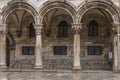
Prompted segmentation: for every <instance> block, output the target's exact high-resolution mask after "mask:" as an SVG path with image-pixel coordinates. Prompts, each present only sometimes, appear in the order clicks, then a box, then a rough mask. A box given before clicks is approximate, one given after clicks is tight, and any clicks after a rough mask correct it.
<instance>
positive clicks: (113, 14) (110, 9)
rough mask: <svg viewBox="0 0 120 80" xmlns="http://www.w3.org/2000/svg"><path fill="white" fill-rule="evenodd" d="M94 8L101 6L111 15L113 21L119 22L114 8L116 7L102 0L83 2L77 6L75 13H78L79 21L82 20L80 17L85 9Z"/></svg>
mask: <svg viewBox="0 0 120 80" xmlns="http://www.w3.org/2000/svg"><path fill="white" fill-rule="evenodd" d="M95 8H101V9H103V10H105V11H107V12H108V13H109V14H110V15H111V17H112V19H113V21H114V22H119V14H118V11H117V9H116V8H117V7H116V6H115V5H114V4H110V3H106V2H103V1H90V2H84V3H83V4H82V6H80V7H79V9H78V12H77V14H78V15H80V17H79V22H81V21H82V17H83V16H84V14H85V13H86V12H87V11H89V10H91V9H95Z"/></svg>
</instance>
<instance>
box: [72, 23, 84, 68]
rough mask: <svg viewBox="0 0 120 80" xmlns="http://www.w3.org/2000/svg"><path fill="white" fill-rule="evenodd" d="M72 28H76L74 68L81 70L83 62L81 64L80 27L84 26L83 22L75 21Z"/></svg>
mask: <svg viewBox="0 0 120 80" xmlns="http://www.w3.org/2000/svg"><path fill="white" fill-rule="evenodd" d="M72 28H73V29H74V32H75V34H74V64H73V69H74V70H80V69H81V64H80V29H81V28H82V24H79V23H75V24H74V23H73V24H72Z"/></svg>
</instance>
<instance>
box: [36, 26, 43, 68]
mask: <svg viewBox="0 0 120 80" xmlns="http://www.w3.org/2000/svg"><path fill="white" fill-rule="evenodd" d="M42 28H43V25H42V24H41V25H35V29H36V46H35V56H36V62H35V68H36V69H42V68H43V63H42V35H41V33H42Z"/></svg>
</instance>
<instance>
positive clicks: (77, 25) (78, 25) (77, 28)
mask: <svg viewBox="0 0 120 80" xmlns="http://www.w3.org/2000/svg"><path fill="white" fill-rule="evenodd" d="M72 29H73V30H74V32H75V33H77V34H78V33H80V31H81V29H82V23H72Z"/></svg>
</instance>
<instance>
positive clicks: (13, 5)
mask: <svg viewBox="0 0 120 80" xmlns="http://www.w3.org/2000/svg"><path fill="white" fill-rule="evenodd" d="M16 9H24V10H26V11H27V12H29V13H30V14H31V15H32V16H33V18H34V20H36V19H35V18H36V16H37V14H38V13H37V11H36V10H35V9H34V8H33V7H32V6H31V5H30V4H28V3H26V2H20V1H11V2H9V3H8V5H7V7H4V8H3V10H2V14H3V22H2V23H4V24H5V23H6V20H7V17H8V16H9V15H10V14H11V13H12V12H13V11H14V10H16Z"/></svg>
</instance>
